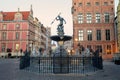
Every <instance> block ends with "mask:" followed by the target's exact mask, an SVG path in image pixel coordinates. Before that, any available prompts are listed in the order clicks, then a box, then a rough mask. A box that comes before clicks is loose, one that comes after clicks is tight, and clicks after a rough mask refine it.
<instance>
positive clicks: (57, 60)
mask: <svg viewBox="0 0 120 80" xmlns="http://www.w3.org/2000/svg"><path fill="white" fill-rule="evenodd" d="M55 20H59V21H60V24H58V27H57V32H58V33H57V35H53V36H51V37H50V38H51V40H53V41H56V42H57V43H58V44H59V45H58V48H57V51H56V52H55V53H54V54H53V72H54V73H55V74H56V73H58V74H59V73H69V59H68V58H69V56H68V53H67V51H66V50H65V49H64V42H65V41H68V40H71V39H72V37H71V36H68V35H64V25H63V22H65V23H66V21H65V20H64V18H62V17H61V16H60V14H59V15H58V16H57V17H56V18H55ZM55 20H54V21H55ZM54 21H53V22H52V24H53V23H54Z"/></svg>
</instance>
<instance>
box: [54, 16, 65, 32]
mask: <svg viewBox="0 0 120 80" xmlns="http://www.w3.org/2000/svg"><path fill="white" fill-rule="evenodd" d="M56 20H57V21H58V20H59V21H60V23H59V24H58V28H57V30H58V32H63V33H64V25H63V22H65V24H66V21H65V20H64V18H62V17H61V16H60V15H58V16H57V17H56Z"/></svg>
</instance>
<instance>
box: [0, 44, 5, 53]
mask: <svg viewBox="0 0 120 80" xmlns="http://www.w3.org/2000/svg"><path fill="white" fill-rule="evenodd" d="M5 48H6V44H5V43H2V44H1V51H2V52H5Z"/></svg>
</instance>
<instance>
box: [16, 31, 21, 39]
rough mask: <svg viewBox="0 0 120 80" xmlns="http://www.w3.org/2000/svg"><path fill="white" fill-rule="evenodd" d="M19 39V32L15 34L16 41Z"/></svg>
mask: <svg viewBox="0 0 120 80" xmlns="http://www.w3.org/2000/svg"><path fill="white" fill-rule="evenodd" d="M19 37H20V33H19V32H16V39H17V40H18V39H19Z"/></svg>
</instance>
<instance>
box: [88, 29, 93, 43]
mask: <svg viewBox="0 0 120 80" xmlns="http://www.w3.org/2000/svg"><path fill="white" fill-rule="evenodd" d="M87 38H88V41H91V40H92V30H87Z"/></svg>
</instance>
